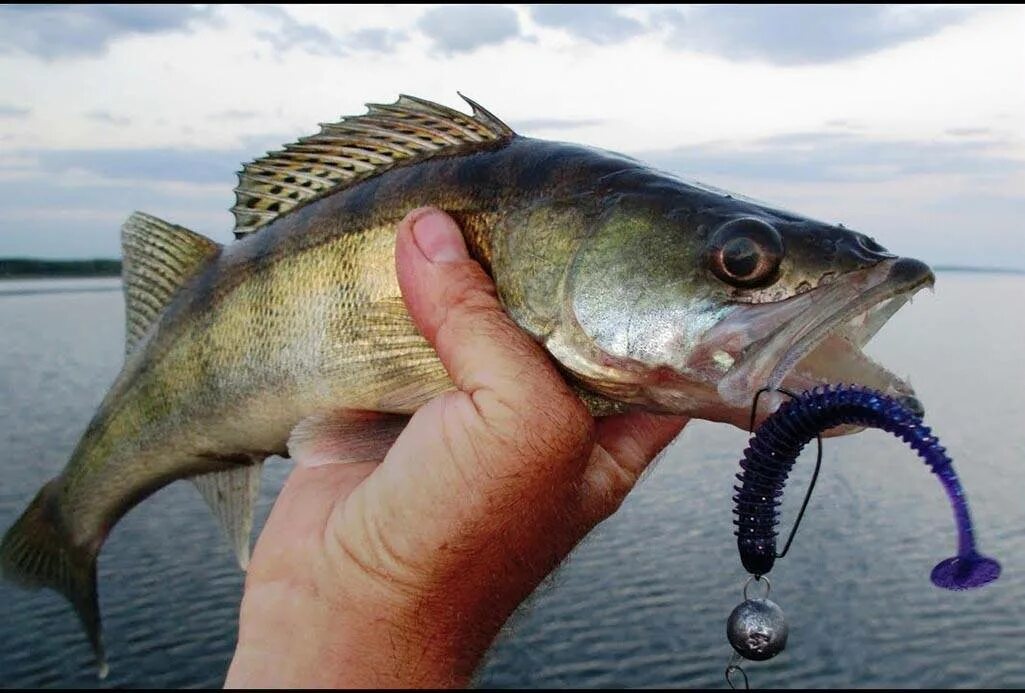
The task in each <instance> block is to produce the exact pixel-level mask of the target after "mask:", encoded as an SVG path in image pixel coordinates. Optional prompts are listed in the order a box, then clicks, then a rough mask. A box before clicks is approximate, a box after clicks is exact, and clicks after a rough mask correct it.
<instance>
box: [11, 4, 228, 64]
mask: <svg viewBox="0 0 1025 693" xmlns="http://www.w3.org/2000/svg"><path fill="white" fill-rule="evenodd" d="M212 19H213V8H211V7H196V6H194V5H0V54H3V53H15V52H24V53H28V54H30V55H34V56H36V57H39V58H44V59H47V60H53V59H57V58H70V57H77V56H97V55H102V54H103V53H104V52H106V50H107V47H108V45H109V44H110V43H111V42H113V41H114V40H116V39H118V38H121V37H123V36H130V35H133V34H160V33H165V32H171V31H184V30H187V29H188V28H189V26H190V25H191V24H192V23H193V22H195V21H211V20H212Z"/></svg>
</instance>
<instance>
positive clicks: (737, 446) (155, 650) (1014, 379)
mask: <svg viewBox="0 0 1025 693" xmlns="http://www.w3.org/2000/svg"><path fill="white" fill-rule="evenodd" d="M940 284H941V286H942V288H943V291H942V298H936V297H928V296H927V297H923V300H921V301H916V302H915V304H914V305H913V306H912V307H911V308H910V309H906V311H904V312H903V313H902V314H901V315H899V316H897V318H895V320H894V324H893V327H892V329H891V328H890V327H887V328H884V330H883V331H882V332H881V333H880V335H879V336H878V337H877V341H876V342H874V343H873V345H872V346H871V347H870V351H872V352H873V354H874V355H875V356H876V357H879V358H881V359H882V360H883V361H885V362H886V363H887V364H888V365H892V366H893V367H894V368H895V369H896V370H897V371H898V372H911V373H912V374H913V375H914V382H915V384H916V387H917V388H918V390H919V394H920V395H921V397H922V400H923V401H924V402H925V403H926V406H927V408H928V414H927V417H926V418H927V419H928V420H929V423H930V425H932V426H933V427H934V429H935V430H936V431H937V432H938V433H939V435H940V437H941V438H942V439H943V441H944V444H945V445H946V446H947V447H948V449H949V450H950V451H951V453H952V454H953V456H954V459H955V464H956V465H957V466H958V470H959V474H960V476H961V477H962V481H963V482H964V485H965V487H966V489H967V491H968V495H969V498H970V500H971V501H972V503H973V506H972V512H973V516H974V518H975V520H976V522H977V525H978V536H979V539H980V541H981V544H982V547H983V549H984V551H985V552H986V553H989V554H991V555H993V556H995V557H996V558H998V559H999V560H1001V562H1002V563H1003V566H1004V575H1003V578H1002V579H1001V580H1000V581H999V582H997V583H996V584H994V585H992V586H990V587H987V588H986V589H983V590H979V591H977V592H971V593H951V592H946V591H943V590H939V589H936V588H934V587H933V586H932V585H931V584H930V583H929V581H928V575H929V571H930V570H931V568H932V566H933V565H934V564H935V563H936V562H937V561H939V560H940V559H942V558H945V557H947V556H949V555H951V554H952V553H953V550H954V527H953V522H952V520H951V517H950V510H949V507H948V506H947V504H946V500H945V498H944V496H943V494H942V491H941V489H940V487H939V484H937V483H936V480H935V479H934V478H933V477H932V476H931V475H930V474H929V473H928V471H927V469H926V468H925V467H924V466H923V465H922V464H921V463H920V462H919V461H917V460H916V459H915V458H914V457H913V455H911V454H910V453H909V452H908V451H907V450H906V449H905V448H903V447H902V446H901V444H900V443H899V442H898V441H896V440H894V439H892V438H891V437H889V436H886V435H884V434H879V433H877V432H868V433H865V434H862V435H859V436H855V437H851V438H847V439H843V440H832V441H827V443H826V456H825V459H824V467H823V474H822V477H821V479H820V481H819V488H818V490H817V491H816V494H815V497H814V498H813V500H812V503H811V506H810V510H809V515H808V519H807V520H806V523H805V525H804V526H803V527H802V529H801V531H800V533H799V535H798V538H797V540H796V542H795V544H794V548H793V550H792V552H791V554H790V555H789V556H788V557H787V558H786V559H785V560H783V561H781V562H780V563H779V564H778V565H777V567H776V568H775V569H774V571H773V574H772V578H773V598H774V599H775V600H776V601H778V602H779V603H780V605H781V606H782V607H783V608H784V610H785V611H786V613H787V618H788V621H789V623H790V628H791V636H790V637H791V639H790V644H789V647H788V651H787V652H786V653H784V654H783V655H782V656H781V657H779V658H778V659H777V660H773V661H770V662H767V663H762V664H754V665H751V666H749V667H747V670H748V673H749V675H750V676H751V681H752V684H754V685H755V686H758V687H791V686H801V687H845V686H859V687H924V686H934V687H948V686H953V687H990V686H995V687H1021V686H1025V658H1023V657H1021V655H1020V646H1019V644H1020V643H1021V642H1022V641H1023V636H1025V626H1023V619H1022V617H1021V614H1022V607H1021V604H1023V603H1025V581H1022V580H1021V579H1020V577H1018V576H1020V575H1022V570H1023V569H1025V533H1023V532H1022V527H1025V505H1023V504H1022V503H1021V502H1020V498H1019V496H1020V492H1021V488H1023V487H1025V479H1023V473H1025V468H1023V466H1022V465H1021V454H1022V452H1023V451H1025V437H1023V434H1022V432H1021V428H1020V421H1021V420H1022V418H1023V416H1025V402H1022V401H1021V399H1020V398H1018V397H1005V396H993V393H1002V392H1006V391H1008V388H1009V387H1011V386H1013V387H1015V388H1017V389H1020V387H1018V386H1017V385H1014V384H1016V383H1022V382H1025V377H1023V376H1025V365H1023V363H1022V360H1021V358H1020V354H1018V353H1017V351H1018V350H1015V349H1006V348H1005V347H1006V345H1008V344H1023V343H1025V323H1020V322H1019V321H1010V320H1006V319H1002V317H1001V315H1000V309H999V307H998V305H997V304H995V303H993V302H992V301H990V300H989V297H991V296H995V295H1003V296H1008V295H1019V296H1020V295H1022V292H1023V290H1025V281H1023V280H1022V279H1021V278H1013V279H1012V278H1005V277H995V278H987V279H985V280H978V279H975V278H964V277H959V276H958V275H950V274H944V275H941V277H940ZM987 311H988V313H987ZM0 325H3V339H0V392H3V393H5V396H4V397H2V398H0V447H2V449H3V450H4V457H3V459H2V460H0V465H2V467H0V468H2V469H3V476H2V478H3V483H2V484H0V527H3V528H6V527H7V526H8V525H9V524H10V523H11V522H13V520H14V519H15V517H16V516H17V515H18V513H20V511H21V510H22V508H23V505H24V504H25V503H26V502H27V500H28V499H29V498H30V497H31V496H32V495H33V494H34V493H35V491H36V489H37V488H38V487H39V486H40V485H41V484H42V483H44V482H45V481H46V480H47V479H48V478H49V477H51V476H52V475H53V474H54V473H56V471H58V470H59V469H60V468H61V467H62V466H63V464H64V462H65V457H66V456H67V454H68V453H69V451H70V450H71V449H72V448H73V447H74V445H75V443H76V442H77V438H78V435H79V434H80V432H81V430H82V429H83V428H84V426H85V425H86V423H87V422H88V420H89V417H90V416H91V415H92V411H93V408H94V407H95V406H96V404H97V403H98V402H99V400H100V398H101V397H102V395H103V393H104V392H105V390H106V388H107V386H108V385H109V383H110V381H111V380H112V379H113V377H114V375H115V373H116V370H117V368H118V367H119V360H120V353H121V349H122V346H121V339H122V337H121V334H120V331H121V297H120V294H119V293H118V292H116V291H107V292H103V291H100V292H87V293H52V294H45V295H44V294H34V295H21V296H13V295H12V296H0ZM97 325H111V326H114V328H113V329H111V330H109V331H108V330H101V329H97V327H96V326H97ZM963 325H971V326H972V329H971V330H965V329H963V328H962V327H961V326H963ZM926 344H927V345H929V348H928V349H927V350H923V348H922V345H926ZM952 364H955V365H957V366H958V368H951V365H952ZM983 364H984V365H985V367H983ZM745 441H746V436H745V435H744V434H743V432H741V431H737V430H733V429H729V428H726V427H723V426H716V425H712V424H707V423H704V422H695V423H693V424H691V426H690V427H689V428H688V430H687V432H686V433H685V434H684V435H683V436H682V437H681V439H680V440H678V441H677V442H676V443H675V444H674V446H673V447H672V448H671V449H670V451H669V452H668V454H667V455H666V456H665V458H664V459H662V460H661V462H660V463H659V464H658V465H657V466H656V468H655V469H654V470H653V471H652V472H651V473H649V474H648V475H646V476H645V478H644V479H643V481H642V483H641V485H640V487H639V488H638V489H637V491H636V492H635V493H634V494H632V496H631V498H630V499H629V500H628V501H627V503H626V504H625V505H624V507H623V508H622V509H621V511H620V512H619V513H617V515H616V516H615V517H614V518H612V519H611V520H609V521H607V522H605V523H603V524H602V525H601V526H600V527H599V528H598V529H597V531H596V532H595V533H594V534H593V535H592V536H591V537H589V538H588V540H587V541H585V542H584V543H583V544H582V545H581V546H580V547H579V548H578V550H577V551H576V552H575V553H574V555H573V556H572V558H571V560H569V561H568V562H567V563H566V564H565V565H564V566H563V567H562V568H561V569H560V570H559V571H558V573H557V574H556V575H555V576H554V577H553V578H552V579H550V580H548V581H546V583H545V584H544V585H543V586H542V587H541V588H540V589H539V590H538V592H537V593H536V594H535V595H533V597H532V598H531V599H530V600H529V602H528V603H527V604H526V605H525V606H524V607H523V608H522V609H521V610H520V611H519V612H518V613H517V614H516V615H515V617H514V618H513V619H512V620H511V622H510V623H509V624H508V626H507V627H506V628H505V629H504V631H503V633H502V635H501V636H500V638H499V639H498V641H497V642H496V644H495V645H494V647H493V648H492V650H491V651H490V653H489V656H488V659H487V662H486V663H485V665H484V666H483V667H482V669H481V671H480V673H479V676H478V680H479V683H481V684H482V685H487V686H497V687H514V686H528V687H539V686H607V687H613V686H647V687H663V686H664V687H681V686H684V687H699V686H707V687H721V686H722V685H723V680H722V670H723V667H724V665H725V662H726V659H727V657H728V655H729V647H728V645H727V644H726V642H725V638H724V637H723V630H724V621H725V618H726V616H727V614H728V613H729V612H730V610H731V609H732V608H733V607H734V606H735V605H736V604H737V603H738V602H739V601H740V590H741V586H742V584H743V581H744V578H745V575H744V573H743V571H742V569H741V567H740V564H739V560H738V559H737V555H736V545H735V541H734V537H733V535H732V530H733V528H732V524H731V522H732V516H731V508H730V500H729V499H730V496H731V495H732V484H733V474H734V473H735V471H736V465H737V460H738V459H739V455H740V452H741V450H742V449H743V446H744V443H745ZM810 467H811V465H810V460H809V459H804V460H802V461H801V462H799V463H798V465H797V467H796V468H795V472H794V476H793V481H792V482H791V485H790V487H789V489H790V490H789V491H788V494H787V505H786V506H785V507H784V521H783V527H784V528H787V527H789V526H790V522H792V520H793V514H794V512H795V511H796V506H797V505H799V502H800V499H799V496H800V495H801V493H803V490H804V488H805V485H806V483H807V480H808V475H809V473H810ZM288 470H289V465H288V463H287V462H283V461H281V460H274V461H273V462H272V463H271V464H269V465H268V467H267V470H266V472H265V480H264V488H263V490H262V492H261V495H260V500H259V509H258V523H262V521H263V519H264V518H265V517H266V515H267V513H268V512H269V509H270V506H271V504H272V503H273V499H274V497H275V496H276V494H277V492H278V490H279V489H280V487H281V484H282V482H283V480H284V478H285V476H286V475H287V473H288ZM99 572H100V599H101V604H102V608H103V612H104V619H105V630H106V640H107V643H108V651H109V653H110V658H111V667H112V670H111V676H110V678H109V679H108V680H107V681H106V682H104V683H103V685H106V686H117V687H139V686H150V687H212V686H219V685H221V683H222V682H223V677H224V673H225V671H226V669H227V665H228V662H229V661H230V658H231V653H232V649H233V646H234V641H235V636H236V628H237V609H238V604H239V600H240V598H241V590H242V576H241V574H240V573H239V572H238V570H237V569H236V568H235V562H234V558H233V556H232V554H231V551H230V549H229V548H228V547H227V545H226V543H225V542H224V541H223V539H222V538H221V535H220V530H219V529H218V528H217V526H216V524H215V523H214V521H213V520H212V519H211V517H210V515H209V512H208V511H207V509H206V508H205V506H204V504H203V502H202V500H201V499H200V498H199V496H198V495H197V494H196V493H195V491H194V490H193V489H192V488H191V487H190V485H189V484H186V483H180V484H174V485H172V486H170V487H168V488H167V489H165V490H163V491H161V492H159V493H157V494H156V495H155V496H153V497H152V498H151V499H150V500H148V501H147V502H146V503H144V504H143V505H142V506H141V507H140V508H138V509H137V510H135V511H133V512H131V513H129V515H128V516H127V517H126V518H125V519H124V520H123V522H122V523H121V524H119V525H118V527H117V528H116V529H115V531H114V532H113V534H112V536H111V538H110V541H109V543H108V545H107V547H106V548H105V550H104V552H103V554H102V556H101V560H100V564H99ZM0 685H2V686H5V687H20V686H41V687H58V686H68V687H95V686H97V685H99V682H97V680H96V678H95V674H94V669H93V666H92V657H91V655H90V652H89V648H88V646H87V645H86V642H85V638H84V637H83V635H82V634H81V633H80V631H79V629H78V626H77V622H76V620H75V618H74V616H73V614H72V612H71V610H70V608H68V607H67V605H66V604H65V603H64V602H63V600H61V599H60V598H59V597H58V596H57V595H55V594H53V593H50V592H25V591H20V590H16V589H14V588H12V587H11V586H9V585H2V586H0Z"/></svg>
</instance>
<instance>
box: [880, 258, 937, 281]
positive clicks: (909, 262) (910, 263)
mask: <svg viewBox="0 0 1025 693" xmlns="http://www.w3.org/2000/svg"><path fill="white" fill-rule="evenodd" d="M888 279H889V281H891V282H894V283H898V284H901V285H903V286H908V287H912V286H922V285H925V284H928V285H929V286H932V285H933V284H934V283H935V282H936V275H935V274H933V271H932V268H930V267H929V265H927V264H925V263H924V262H922V261H921V260H915V259H914V258H910V257H902V258H900V259H899V260H897V261H896V262H895V263H893V266H891V267H890V275H889V278H888Z"/></svg>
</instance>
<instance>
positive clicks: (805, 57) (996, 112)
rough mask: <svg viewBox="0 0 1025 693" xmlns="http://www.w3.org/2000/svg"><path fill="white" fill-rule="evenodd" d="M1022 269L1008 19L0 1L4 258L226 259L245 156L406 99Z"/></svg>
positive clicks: (782, 10) (1016, 24) (920, 13)
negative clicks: (472, 108)
mask: <svg viewBox="0 0 1025 693" xmlns="http://www.w3.org/2000/svg"><path fill="white" fill-rule="evenodd" d="M457 90H459V91H462V92H463V93H465V94H467V95H469V96H471V97H473V98H474V99H475V100H477V101H479V102H480V103H482V104H483V105H485V106H486V107H488V108H489V109H490V110H491V111H493V112H494V113H496V114H497V115H499V116H500V117H502V118H503V119H505V120H506V121H507V122H509V123H510V124H511V125H512V126H513V127H514V128H516V129H517V130H518V131H519V132H520V133H521V134H526V135H531V136H537V137H544V138H549V139H561V140H568V141H576V142H584V143H588V144H592V145H596V146H599V147H604V148H607V149H612V150H616V151H621V152H625V153H628V154H631V155H634V156H637V157H639V158H642V159H644V160H646V161H649V162H651V163H652V164H654V165H656V166H658V167H660V168H663V169H666V170H670V171H672V172H674V173H678V174H680V175H682V176H685V177H687V178H695V179H698V180H702V181H705V182H708V183H712V184H715V185H718V186H719V187H724V188H727V189H733V190H736V191H737V192H740V193H744V194H746V195H749V196H752V197H756V198H760V199H764V200H768V201H771V202H774V203H777V204H781V205H783V206H786V207H788V208H791V209H794V210H796V211H800V212H803V213H805V214H808V215H811V216H814V217H817V218H821V219H823V220H826V221H834V222H843V223H845V224H847V225H848V226H850V227H853V228H857V229H859V230H862V231H865V232H867V233H869V234H870V235H873V236H875V237H876V238H877V239H878V240H879V241H880V242H882V243H883V244H884V245H886V246H888V247H889V248H890V249H891V250H894V251H896V252H899V253H902V254H907V255H913V256H917V257H920V258H922V259H925V260H927V261H930V262H933V263H944V264H950V263H956V264H973V265H997V266H1004V267H1017V268H1025V9H1023V8H1022V7H999V6H996V7H983V8H974V7H973V8H969V7H960V6H944V7H935V6H933V7H919V6H913V7H912V6H892V7H876V6H856V5H844V6H777V7H772V6H748V7H737V6H700V5H695V6H676V5H674V6H658V5H639V6H615V5H604V6H588V5H572V6H568V5H567V6H560V5H545V6H526V5H508V6H476V7H475V6H426V5H425V6H419V7H410V6H400V7H388V6H358V7H345V6H341V7H338V6H333V7H320V6H291V5H290V6H287V7H285V6H272V5H262V6H251V7H246V6H230V7H210V6H201V5H180V6H168V5H161V6H138V5H134V6H119V7H112V6H104V5H93V6H67V7H54V6H46V5H43V6H17V5H4V6H0V256H12V255H13V256H45V257H94V256H103V257H115V256H118V255H119V254H120V253H119V248H118V229H119V226H120V224H121V222H122V221H123V219H124V218H125V217H126V216H127V215H128V214H129V213H130V212H131V211H133V210H135V209H141V210H144V211H148V212H150V213H153V214H156V215H158V216H162V217H164V218H166V219H168V220H171V221H175V222H177V223H180V224H183V225H186V226H190V227H191V228H193V229H195V230H197V231H200V232H203V233H206V234H209V235H211V236H212V237H214V238H216V239H218V240H221V241H227V240H228V239H229V238H230V237H231V236H230V229H231V216H230V214H229V213H228V208H229V207H230V206H231V204H232V201H233V195H232V192H231V189H232V187H234V184H235V176H234V173H235V171H236V170H237V169H238V168H239V165H240V164H241V162H242V161H244V160H249V159H252V158H254V157H257V156H260V155H261V154H262V153H263V152H264V151H266V150H267V149H270V148H276V147H278V146H279V145H281V144H283V143H285V142H287V141H291V140H293V139H295V138H296V137H297V136H299V135H303V134H310V133H312V132H315V131H316V129H317V128H316V125H317V123H320V122H325V121H331V120H335V119H336V118H337V117H338V116H340V115H345V114H357V113H362V112H363V106H362V104H364V103H366V102H389V101H393V100H394V99H395V97H396V95H397V94H399V93H403V92H405V93H409V94H414V95H417V96H422V97H425V98H429V99H432V100H436V101H440V102H442V103H446V104H449V105H452V106H456V107H459V106H460V103H461V102H460V101H459V99H458V97H457V95H456V91H457Z"/></svg>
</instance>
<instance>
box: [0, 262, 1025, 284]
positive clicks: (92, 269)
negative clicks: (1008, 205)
mask: <svg viewBox="0 0 1025 693" xmlns="http://www.w3.org/2000/svg"><path fill="white" fill-rule="evenodd" d="M933 270H935V271H937V272H970V273H976V274H1025V269H1014V268H1012V267H970V266H965V265H935V266H934V267H933ZM120 276H121V261H120V260H109V259H103V258H97V259H93V260H42V259H35V258H0V280H3V279H60V278H64V277H120Z"/></svg>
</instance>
